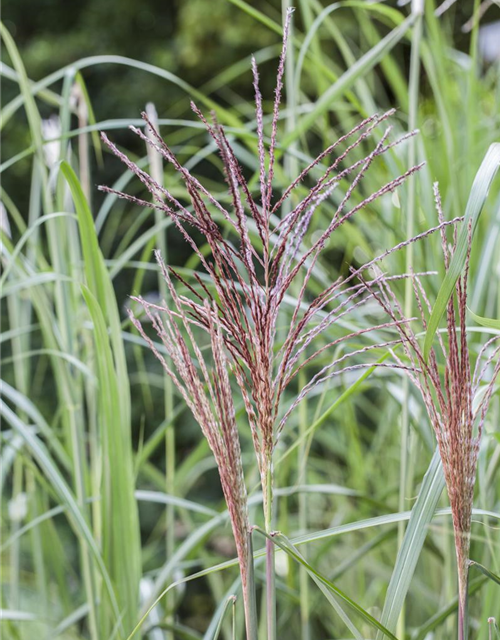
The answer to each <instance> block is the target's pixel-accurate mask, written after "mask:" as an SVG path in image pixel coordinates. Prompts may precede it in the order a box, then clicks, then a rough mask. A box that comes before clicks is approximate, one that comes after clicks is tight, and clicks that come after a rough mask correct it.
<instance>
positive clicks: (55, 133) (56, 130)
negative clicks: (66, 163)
mask: <svg viewBox="0 0 500 640" xmlns="http://www.w3.org/2000/svg"><path fill="white" fill-rule="evenodd" d="M42 135H43V139H44V141H45V140H52V142H45V144H44V145H43V155H44V156H45V164H46V165H47V167H48V168H49V169H50V170H51V169H52V168H53V167H54V166H55V164H56V162H59V155H60V153H61V142H60V141H59V140H57V139H56V140H54V138H60V136H61V120H60V119H59V116H56V115H52V116H50V118H47V119H46V120H42Z"/></svg>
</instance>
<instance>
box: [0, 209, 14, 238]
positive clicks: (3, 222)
mask: <svg viewBox="0 0 500 640" xmlns="http://www.w3.org/2000/svg"><path fill="white" fill-rule="evenodd" d="M0 231H3V233H5V235H6V236H7V237H8V238H12V234H11V232H10V223H9V216H8V215H7V209H6V208H5V207H4V206H3V202H0Z"/></svg>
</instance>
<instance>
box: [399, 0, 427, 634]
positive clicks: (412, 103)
mask: <svg viewBox="0 0 500 640" xmlns="http://www.w3.org/2000/svg"><path fill="white" fill-rule="evenodd" d="M419 4H420V3H419V1H418V0H417V1H415V0H414V2H413V11H414V13H415V24H414V27H413V33H412V42H411V58H410V78H409V108H408V129H409V131H412V130H413V129H415V128H416V126H417V120H418V91H419V80H420V41H421V38H422V12H421V9H423V2H422V3H421V4H422V7H420V6H417V5H419ZM416 156H417V149H416V139H415V137H413V138H410V140H409V141H408V163H409V165H408V166H410V167H412V166H413V165H414V164H416ZM415 198H416V182H415V179H412V180H410V181H409V184H408V212H407V216H408V217H407V224H406V237H407V238H411V237H413V236H414V235H415ZM412 265H413V244H410V245H409V246H408V249H407V252H406V273H409V271H410V270H411V268H412ZM412 306H413V285H412V282H411V280H410V279H409V278H408V279H406V282H405V305H404V307H405V311H404V312H405V317H407V318H410V317H411V315H412ZM403 384H404V386H403V413H402V419H401V453H400V456H401V466H400V474H399V500H398V509H399V511H400V512H401V511H404V509H405V496H406V491H407V490H410V491H411V486H410V478H409V474H408V468H407V467H408V441H409V432H410V416H409V401H410V385H409V380H408V378H407V377H405V378H404V383H403ZM404 534H405V524H404V523H403V522H400V523H399V525H398V549H400V548H401V545H402V544H403V540H404ZM397 635H398V636H399V637H401V638H403V637H404V635H405V608H404V606H403V607H402V609H401V615H400V617H399V621H398V629H397Z"/></svg>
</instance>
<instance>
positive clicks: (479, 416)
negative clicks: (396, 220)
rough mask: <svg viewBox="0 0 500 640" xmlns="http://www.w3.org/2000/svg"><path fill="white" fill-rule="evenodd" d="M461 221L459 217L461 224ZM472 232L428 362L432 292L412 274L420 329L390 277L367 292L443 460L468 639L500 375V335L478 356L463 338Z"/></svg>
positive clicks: (462, 626) (463, 632) (446, 251)
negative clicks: (477, 501) (422, 335)
mask: <svg viewBox="0 0 500 640" xmlns="http://www.w3.org/2000/svg"><path fill="white" fill-rule="evenodd" d="M434 197H435V203H436V209H437V213H438V217H439V222H440V227H439V230H440V234H441V246H442V252H443V260H444V268H445V271H446V272H448V269H449V267H450V263H451V259H452V257H453V254H454V252H455V250H456V247H457V227H456V226H455V227H454V229H453V240H452V242H451V243H449V242H448V239H447V236H446V230H445V227H444V225H443V222H444V216H443V211H442V207H441V197H440V194H439V187H438V184H437V183H435V185H434ZM462 224H463V222H462ZM471 238H472V234H471V229H470V227H469V245H468V252H467V257H466V262H465V267H464V272H463V274H462V275H461V277H460V278H459V279H458V280H457V282H456V285H455V291H454V295H452V296H451V297H450V300H449V302H448V305H447V310H446V330H445V332H443V333H440V332H438V336H437V342H438V348H436V349H432V350H431V351H430V354H429V357H428V359H426V358H425V356H424V351H423V347H422V346H421V341H420V340H419V337H418V332H419V330H420V331H421V330H423V331H424V332H425V331H426V330H427V320H426V314H429V313H430V312H431V305H430V302H429V296H428V294H427V292H426V289H425V287H424V286H423V283H422V279H421V277H420V276H419V275H415V276H414V277H412V278H411V281H412V284H413V293H414V298H415V301H416V305H417V308H418V310H419V316H420V327H419V328H417V327H418V325H417V324H416V323H411V322H409V320H410V319H409V318H406V317H405V313H404V311H403V307H402V305H401V304H400V303H399V301H398V297H397V295H396V293H395V292H394V291H393V289H392V288H391V284H390V282H389V280H388V279H387V278H378V279H377V280H376V284H374V282H373V281H372V282H371V283H368V282H367V283H366V289H367V291H368V292H370V293H371V294H372V295H373V296H374V298H375V299H376V300H377V301H378V303H379V304H380V305H381V307H382V308H383V310H384V311H385V312H386V313H387V315H388V316H389V318H390V319H391V320H392V321H393V322H394V327H395V328H396V329H397V331H398V332H399V335H400V338H401V345H402V349H403V352H404V356H403V355H402V354H401V355H400V354H398V351H397V350H393V352H392V355H393V357H394V362H395V363H396V366H398V368H403V365H404V367H405V368H404V371H405V373H406V375H408V376H409V378H410V379H411V381H412V382H413V384H414V385H415V387H416V388H417V389H418V391H419V392H420V394H421V396H422V400H423V402H424V405H425V408H426V410H427V413H428V415H429V420H430V422H431V424H432V427H433V430H434V433H435V434H436V440H437V443H438V447H439V453H440V456H441V460H442V463H443V470H444V476H445V481H446V488H447V491H448V496H449V500H450V506H451V512H452V519H453V530H454V538H455V550H456V558H457V573H458V596H459V597H458V637H459V640H463V639H464V638H466V636H467V629H466V616H467V611H466V607H467V582H468V570H469V563H470V560H469V550H470V536H471V520H472V505H473V498H474V485H475V481H476V469H477V460H478V453H479V445H480V441H481V435H482V432H483V426H484V421H485V418H486V413H487V410H488V406H489V403H490V400H491V397H492V394H493V391H494V389H495V382H496V379H497V377H498V375H499V373H500V357H499V356H500V346H498V345H497V344H495V343H496V342H497V341H498V339H499V336H494V337H493V338H490V339H489V340H487V341H486V342H485V343H484V344H483V345H482V347H481V349H480V351H479V353H478V355H477V357H475V358H474V356H473V355H472V354H471V352H470V349H469V345H468V339H467V326H466V316H467V286H468V277H469V262H470V245H471Z"/></svg>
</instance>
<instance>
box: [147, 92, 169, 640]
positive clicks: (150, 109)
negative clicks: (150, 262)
mask: <svg viewBox="0 0 500 640" xmlns="http://www.w3.org/2000/svg"><path fill="white" fill-rule="evenodd" d="M146 113H147V114H148V118H149V119H150V121H151V123H152V124H153V126H154V127H155V129H157V130H158V128H159V127H158V114H157V111H156V108H155V106H154V105H153V104H152V103H148V104H147V105H146ZM147 153H148V160H149V167H150V171H151V175H152V177H153V178H154V180H156V182H157V183H158V184H160V185H163V163H162V160H161V156H160V155H159V154H158V153H157V152H156V151H155V150H154V149H151V147H149V146H148V147H147ZM163 217H164V214H162V213H161V212H160V211H159V210H158V209H155V224H156V225H159V224H160V222H161V221H162V219H163ZM156 246H157V248H158V250H159V251H160V253H161V255H162V257H163V260H164V261H165V263H168V248H167V239H166V232H165V230H162V231H159V232H158V234H157V236H156ZM158 290H159V292H160V296H161V298H162V300H165V301H167V295H168V291H167V286H166V283H165V281H164V279H163V278H162V276H161V273H159V272H158ZM163 379H164V382H163V396H164V407H165V419H166V420H168V423H169V424H168V426H167V429H166V431H165V461H166V473H165V491H166V493H167V494H168V495H172V496H173V495H174V494H175V430H174V425H173V423H172V420H170V419H169V416H172V415H173V389H172V381H171V380H170V378H169V377H168V376H164V378H163ZM165 519H166V522H165V527H166V536H165V551H166V556H167V560H168V559H169V558H171V557H172V555H173V554H174V551H175V528H174V519H175V507H174V505H172V504H169V505H167V507H166V509H165ZM173 602H174V599H173V598H172V596H171V594H167V595H166V596H165V610H166V613H167V616H168V617H167V620H169V621H170V622H173V618H172V617H171V616H170V615H169V613H170V609H171V608H172V606H173ZM165 636H166V638H167V640H173V639H174V635H173V632H172V631H166V633H165Z"/></svg>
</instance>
